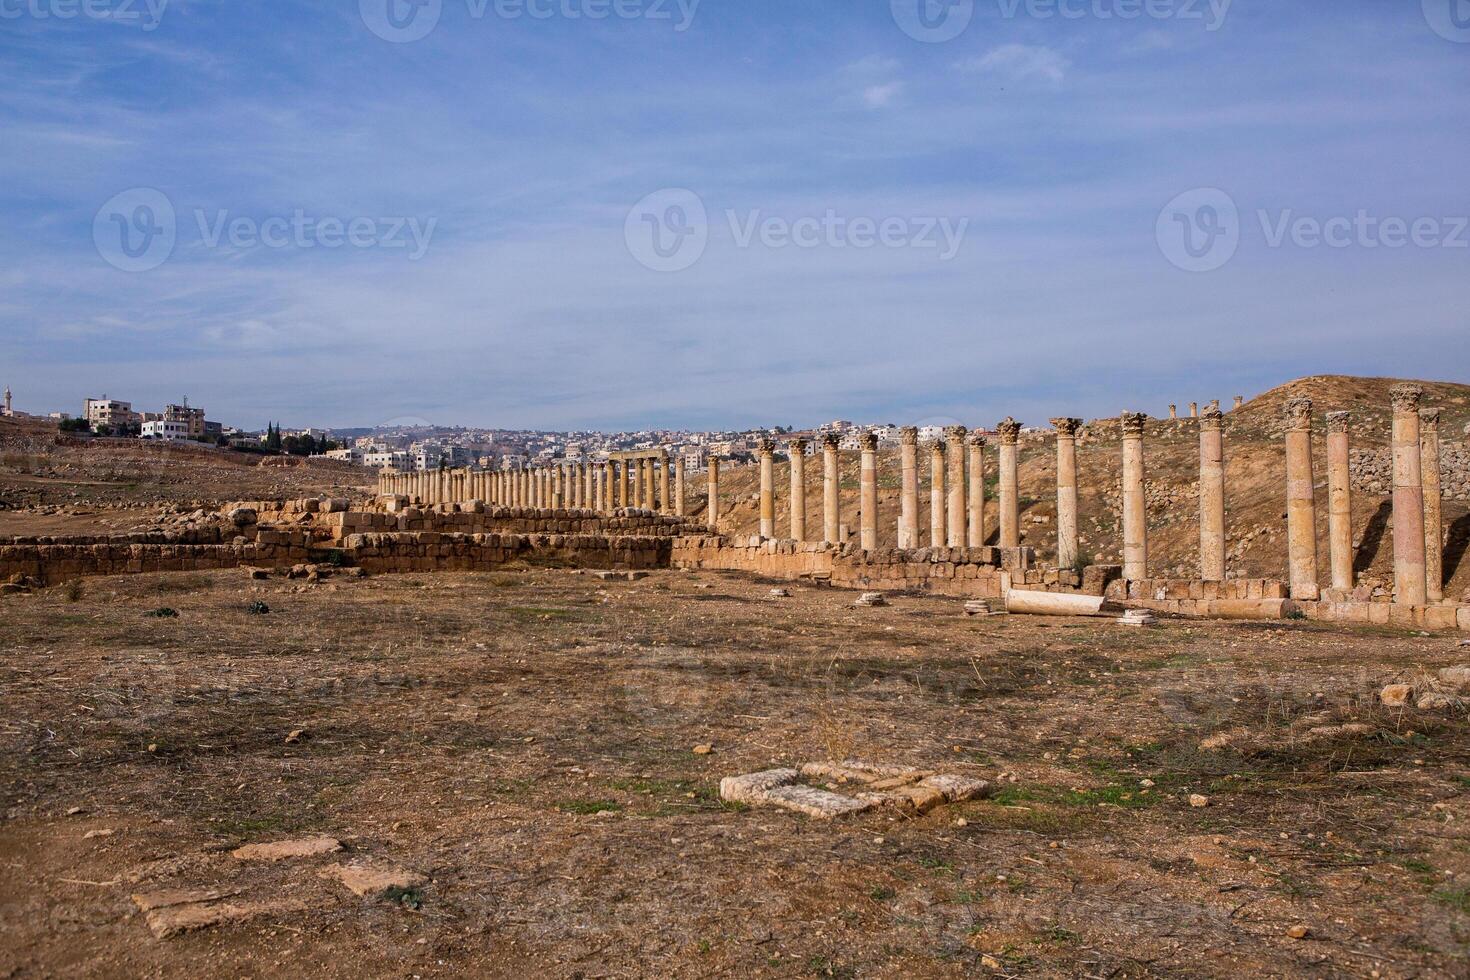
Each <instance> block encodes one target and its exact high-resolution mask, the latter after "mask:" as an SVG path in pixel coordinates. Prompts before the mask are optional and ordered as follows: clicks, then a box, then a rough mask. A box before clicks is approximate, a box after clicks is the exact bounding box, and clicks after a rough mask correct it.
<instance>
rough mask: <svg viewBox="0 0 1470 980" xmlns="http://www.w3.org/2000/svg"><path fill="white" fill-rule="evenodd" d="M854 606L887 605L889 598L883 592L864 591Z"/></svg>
mask: <svg viewBox="0 0 1470 980" xmlns="http://www.w3.org/2000/svg"><path fill="white" fill-rule="evenodd" d="M853 605H854V606H886V605H888V599H887V598H886V597H884V595H883V593H881V592H864V593H863V594H862V595H860V596H858V598H857V601H856V602H854V603H853Z"/></svg>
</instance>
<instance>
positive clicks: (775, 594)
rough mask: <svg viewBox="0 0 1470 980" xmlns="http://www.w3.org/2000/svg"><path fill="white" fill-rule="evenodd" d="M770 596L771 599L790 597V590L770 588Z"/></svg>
mask: <svg viewBox="0 0 1470 980" xmlns="http://www.w3.org/2000/svg"><path fill="white" fill-rule="evenodd" d="M771 598H772V599H790V598H791V590H790V589H772V590H771Z"/></svg>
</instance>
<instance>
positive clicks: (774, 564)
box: [672, 535, 1026, 598]
mask: <svg viewBox="0 0 1470 980" xmlns="http://www.w3.org/2000/svg"><path fill="white" fill-rule="evenodd" d="M1010 550H1012V551H1018V552H1019V551H1025V550H1026V549H1010ZM1004 558H1005V552H1004V550H1003V549H1000V548H919V549H914V550H907V551H898V550H895V549H880V550H876V551H863V550H862V549H861V548H859V547H856V546H834V545H826V544H799V543H797V542H795V541H774V540H764V541H763V540H760V539H758V538H725V537H719V536H715V535H696V536H688V537H680V538H676V539H674V546H673V554H672V562H673V565H674V567H676V568H691V569H714V570H722V571H739V572H749V573H751V574H755V575H761V576H764V577H766V578H774V579H809V580H811V581H815V582H825V583H828V584H831V585H834V586H837V587H839V588H845V589H874V590H884V591H902V592H934V593H939V594H941V595H962V596H970V597H980V598H983V597H991V598H998V597H999V596H1000V595H1001V594H1002V592H1003V581H1006V580H1008V578H1003V576H1008V575H1009V573H1008V572H1003V570H1002V567H1001V565H1002V563H1003V560H1004Z"/></svg>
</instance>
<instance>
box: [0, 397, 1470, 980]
mask: <svg viewBox="0 0 1470 980" xmlns="http://www.w3.org/2000/svg"><path fill="white" fill-rule="evenodd" d="M7 421H8V420H3V419H0V424H3V423H5V422H7ZM1467 422H1470V389H1467V388H1464V387H1462V386H1457V385H1444V384H1434V385H1427V386H1426V385H1421V384H1419V383H1408V382H1390V381H1380V380H1375V379H1340V378H1319V379H1304V380H1302V381H1299V382H1293V383H1292V384H1289V385H1286V386H1283V387H1282V388H1280V389H1277V390H1274V391H1272V392H1269V393H1267V394H1265V395H1262V396H1260V397H1258V398H1256V399H1252V400H1250V401H1248V402H1247V401H1244V400H1243V399H1236V402H1235V404H1234V405H1233V406H1232V407H1231V409H1230V410H1228V411H1224V410H1222V409H1221V408H1220V406H1219V404H1218V402H1211V403H1207V404H1204V405H1203V407H1200V405H1194V406H1191V407H1190V409H1189V410H1188V411H1187V412H1181V411H1178V410H1176V409H1174V408H1172V407H1171V408H1170V410H1169V411H1168V412H1167V413H1163V412H1161V413H1159V415H1158V416H1157V417H1150V416H1148V415H1146V414H1144V413H1135V412H1128V413H1123V414H1122V415H1121V416H1119V417H1116V418H1112V419H1099V420H1094V421H1091V422H1086V423H1084V422H1083V420H1081V419H1078V418H1070V417H1059V418H1056V419H1052V420H1051V424H1050V426H1049V427H1045V428H1039V427H1038V428H1023V426H1022V425H1021V424H1020V423H1019V422H1017V421H1016V420H1014V419H1010V418H1007V419H1004V420H1002V421H1001V422H999V423H998V424H996V425H995V426H994V429H993V431H987V430H985V429H982V428H978V427H977V428H975V429H973V430H967V429H966V428H965V427H963V426H959V425H953V426H950V427H948V428H947V429H945V430H943V432H942V438H940V439H938V440H935V441H928V442H921V441H920V440H919V439H918V435H917V429H916V428H914V427H908V428H902V429H901V430H899V432H898V434H897V435H898V438H897V440H896V445H895V446H893V447H892V448H891V449H890V448H888V447H881V446H880V445H879V443H878V439H877V437H876V436H875V435H873V434H871V433H869V434H866V435H864V436H862V437H861V438H860V439H859V440H858V443H857V447H858V448H857V449H856V450H855V451H854V450H851V449H847V448H842V447H841V446H840V445H839V440H838V439H837V438H836V437H835V436H834V437H826V438H820V439H813V438H811V437H808V436H793V437H791V438H788V439H783V440H776V439H771V438H768V439H766V440H765V441H763V442H760V443H759V444H758V446H757V452H756V454H755V462H754V463H753V464H750V465H741V464H737V463H735V462H732V461H728V460H726V461H721V460H720V459H718V458H713V459H711V461H710V464H709V466H708V468H707V470H705V471H704V472H699V473H691V472H687V471H686V467H685V461H684V459H683V458H682V457H681V456H677V455H671V454H670V453H668V452H667V451H666V450H665V449H664V448H660V447H654V448H651V449H646V450H635V451H627V452H616V453H612V454H610V455H609V457H608V458H607V459H605V460H595V461H588V460H582V461H577V462H567V463H561V464H557V465H551V466H539V467H514V468H507V469H492V470H481V469H477V468H476V469H449V468H442V469H439V470H434V471H427V472H415V473H400V472H388V471H385V472H381V473H376V474H371V475H370V476H369V477H368V478H367V479H362V478H360V477H357V476H354V475H353V474H352V473H351V471H350V470H347V469H340V468H339V469H323V470H321V471H320V472H314V471H311V470H310V469H309V468H308V469H301V468H300V467H298V468H296V469H291V468H289V467H288V468H281V467H276V468H274V469H271V468H268V467H266V466H264V465H261V466H255V467H246V468H245V469H237V470H234V471H229V472H221V473H213V472H211V471H208V470H207V469H206V468H205V466H206V465H210V464H206V463H204V462H201V460H202V459H206V458H208V457H199V456H198V455H197V454H192V455H191V454H188V453H185V454H182V455H180V454H179V453H177V452H173V453H170V452H169V451H168V450H167V447H159V448H158V449H157V450H156V451H150V452H153V453H154V455H151V456H150V455H147V454H145V455H143V456H138V455H137V454H136V452H135V451H133V450H129V451H128V452H129V455H127V456H126V457H118V458H117V459H115V460H114V459H112V457H109V456H108V455H107V454H108V453H114V452H117V451H118V450H114V449H110V448H107V447H105V446H103V445H101V444H99V445H96V446H91V447H87V448H84V449H77V448H66V447H65V446H61V445H60V444H58V445H57V446H56V447H51V448H47V446H46V445H45V439H44V438H43V439H41V440H40V441H37V440H36V439H32V440H31V441H29V442H17V441H16V440H17V439H20V438H21V436H22V435H23V434H24V433H25V432H30V433H32V435H34V434H35V433H36V432H38V431H39V430H38V429H36V428H34V427H32V429H30V430H25V429H23V428H11V429H4V430H3V431H0V435H5V436H6V437H7V439H9V440H10V441H9V442H8V443H7V445H10V446H11V447H12V448H15V447H29V448H28V452H27V454H26V455H23V456H16V455H14V454H12V455H11V456H8V457H6V458H7V466H9V467H10V468H11V469H10V472H11V474H12V475H11V476H9V477H7V480H8V481H9V483H8V486H10V487H11V488H12V489H13V490H15V491H16V492H17V493H18V494H19V495H20V496H19V497H18V498H17V499H24V500H27V501H30V502H29V503H25V504H22V505H21V506H18V507H12V508H11V509H10V510H8V511H7V510H0V529H3V530H5V531H7V532H8V533H7V535H6V536H5V537H3V538H0V579H3V581H4V583H5V584H4V585H3V587H0V589H3V593H4V594H3V596H0V611H3V613H4V618H5V622H6V624H7V629H6V634H7V635H6V638H5V639H4V641H3V643H4V650H5V656H4V671H5V677H6V684H5V692H6V693H5V695H4V696H5V698H6V701H7V713H8V717H9V719H10V722H9V728H8V733H7V738H8V740H9V751H8V752H7V753H6V763H5V765H6V769H7V772H6V781H7V783H8V784H9V785H10V787H11V793H10V795H9V797H8V800H7V806H8V808H9V809H8V811H7V819H6V823H5V825H4V826H5V829H6V834H5V839H6V840H7V841H8V842H9V843H8V844H7V847H8V848H9V850H8V851H7V854H8V856H9V859H10V860H11V861H12V862H15V863H16V865H17V866H18V867H21V868H24V869H25V872H24V873H25V874H26V875H27V876H29V877H31V879H32V880H34V881H35V882H37V883H38V885H37V886H36V887H33V888H31V889H29V890H27V891H26V893H25V894H24V895H23V896H15V897H12V898H11V899H9V900H7V902H6V912H5V916H6V922H7V929H8V930H9V931H10V932H11V933H12V935H14V936H17V937H21V940H22V941H21V942H20V944H19V945H17V946H15V947H14V950H15V951H14V952H13V953H11V954H7V955H9V956H10V957H11V959H10V960H9V963H10V965H11V967H12V969H13V970H15V969H18V970H20V971H21V973H24V972H25V971H26V970H27V966H26V964H27V963H33V964H39V963H43V962H44V963H47V964H50V965H51V966H53V967H57V968H63V967H64V969H65V970H66V971H67V972H73V971H76V972H81V973H84V974H94V975H102V974H116V973H137V972H150V971H161V972H168V970H169V966H170V964H180V963H196V962H202V959H203V958H209V959H211V960H215V959H219V960H222V961H224V962H227V963H230V964H232V965H233V966H234V968H235V969H237V970H238V971H239V972H243V973H253V972H272V971H273V970H276V969H279V968H283V967H284V966H285V965H286V964H288V963H290V964H296V965H300V964H302V963H307V964H313V968H315V969H320V970H322V971H323V972H326V973H328V974H333V975H335V973H337V972H340V973H342V974H344V975H346V974H349V973H357V972H360V971H367V972H385V971H386V972H394V971H401V972H420V971H423V972H433V971H434V969H435V967H436V966H439V965H440V964H445V965H447V964H450V963H461V964H481V965H485V964H503V963H504V962H505V960H504V958H505V957H506V956H513V958H514V959H515V960H516V961H518V962H524V963H528V964H534V965H535V966H534V971H533V972H546V973H550V974H554V975H591V973H589V972H586V971H585V969H584V967H583V966H581V965H579V964H587V963H597V964H601V967H600V968H599V969H598V970H596V971H592V972H598V973H606V972H611V973H644V972H649V971H654V970H657V971H658V972H664V971H669V972H674V973H681V972H689V973H697V974H705V973H721V972H731V973H745V972H766V973H771V974H774V975H818V976H829V975H853V974H854V973H867V972H869V971H870V970H880V971H881V970H897V971H898V972H900V973H910V972H913V973H918V974H923V975H951V974H953V975H970V974H972V973H973V972H976V971H978V972H980V973H985V974H994V975H1019V974H1028V973H1041V974H1048V975H1082V974H1087V975H1117V976H1154V975H1199V974H1208V975H1217V974H1222V973H1226V972H1232V971H1240V970H1245V971H1248V972H1251V973H1261V974H1273V973H1293V972H1300V973H1306V974H1310V973H1314V972H1320V973H1322V974H1324V975H1327V974H1333V975H1337V974H1351V975H1364V976H1368V975H1378V976H1385V977H1386V976H1449V975H1453V974H1456V973H1458V972H1459V971H1458V966H1457V964H1458V963H1459V962H1461V959H1460V958H1461V957H1463V955H1464V953H1465V949H1466V947H1465V942H1466V937H1467V932H1466V925H1465V919H1464V915H1465V911H1464V894H1465V892H1464V890H1463V888H1461V887H1460V886H1459V885H1458V884H1457V882H1458V881H1460V880H1461V879H1460V875H1462V874H1464V873H1465V869H1466V868H1467V867H1470V849H1467V847H1466V845H1465V837H1464V827H1465V826H1470V808H1467V806H1466V803H1465V800H1466V798H1467V795H1466V792H1465V789H1466V787H1467V786H1470V768H1467V766H1466V762H1465V760H1466V758H1467V757H1466V754H1465V751H1466V748H1467V746H1470V742H1467V736H1466V732H1465V718H1466V711H1467V698H1470V649H1467V647H1470V642H1467V641H1466V640H1465V639H1462V638H1464V637H1466V636H1467V634H1470V602H1467V601H1466V600H1467V599H1470V596H1467V595H1466V589H1467V585H1470V568H1466V567H1465V563H1464V561H1463V558H1464V553H1465V551H1466V547H1467V539H1470V516H1467V515H1470V507H1467V504H1470V466H1467V455H1466V453H1465V451H1464V449H1463V445H1464V444H1463V439H1462V436H1461V429H1462V427H1464V426H1465V425H1466V423H1467ZM48 438H49V437H48ZM814 443H816V444H815V445H814ZM809 456H810V458H808V457H809ZM135 467H142V468H141V469H134V468H135ZM256 471H258V472H259V474H260V475H259V476H257V473H256ZM262 478H264V479H263V480H262ZM16 481H19V482H16ZM313 481H315V484H314V483H313ZM313 485H317V486H320V487H321V488H322V489H321V490H320V491H318V492H315V493H312V492H305V493H303V492H302V491H305V490H308V488H310V487H311V486H313ZM231 486H235V487H242V488H243V487H247V486H248V487H251V488H255V489H256V491H257V492H255V493H254V494H253V495H252V497H253V499H237V497H232V496H231V495H229V494H228V492H227V491H228V489H229V488H230V487H231ZM288 486H289V487H290V488H291V489H293V490H295V492H296V494H295V495H289V496H281V495H272V494H271V493H270V492H269V491H270V490H271V489H275V490H277V491H279V490H280V489H283V488H286V487H288ZM204 487H209V488H211V489H210V491H209V493H210V494H212V496H210V497H200V496H199V495H198V494H199V493H200V490H201V488H204ZM261 491H266V492H261ZM48 501H49V502H48ZM62 501H66V502H65V503H62ZM71 526H75V527H85V528H88V530H86V531H85V532H80V531H79V532H78V533H70V534H68V533H61V532H63V531H64V530H65V529H66V528H67V527H71ZM26 527H44V528H45V529H46V533H19V532H22V531H23V530H24V529H25V528H26ZM84 920H85V922H86V923H88V924H87V925H81V924H80V923H81V922H82V921H84ZM1167 937H1177V938H1167ZM512 951H513V952H512ZM490 969H492V971H493V970H497V969H500V967H499V966H492V967H490Z"/></svg>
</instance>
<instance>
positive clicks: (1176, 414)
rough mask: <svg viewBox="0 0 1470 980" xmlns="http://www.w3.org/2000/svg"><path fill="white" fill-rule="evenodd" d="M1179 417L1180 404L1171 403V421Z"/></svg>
mask: <svg viewBox="0 0 1470 980" xmlns="http://www.w3.org/2000/svg"><path fill="white" fill-rule="evenodd" d="M1178 417H1179V406H1178V405H1170V406H1169V419H1170V421H1173V420H1174V419H1177V418H1178Z"/></svg>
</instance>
